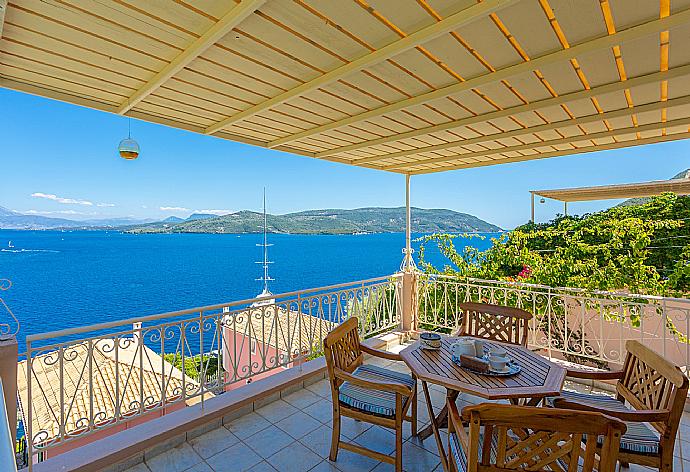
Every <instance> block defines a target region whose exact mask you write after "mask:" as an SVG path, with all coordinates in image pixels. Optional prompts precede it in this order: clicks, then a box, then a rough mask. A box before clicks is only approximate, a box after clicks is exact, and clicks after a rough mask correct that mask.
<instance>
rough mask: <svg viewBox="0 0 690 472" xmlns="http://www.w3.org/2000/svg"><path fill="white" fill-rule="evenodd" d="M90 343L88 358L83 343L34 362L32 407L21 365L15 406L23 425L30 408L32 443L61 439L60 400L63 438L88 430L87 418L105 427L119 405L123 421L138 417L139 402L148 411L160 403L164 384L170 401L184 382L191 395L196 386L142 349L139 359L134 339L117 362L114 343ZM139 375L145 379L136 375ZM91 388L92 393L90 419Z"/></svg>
mask: <svg viewBox="0 0 690 472" xmlns="http://www.w3.org/2000/svg"><path fill="white" fill-rule="evenodd" d="M91 342H92V343H93V356H89V354H88V353H89V341H85V342H82V343H78V344H72V345H70V346H69V347H66V348H65V349H64V350H63V351H62V356H60V355H59V351H50V352H46V353H44V354H40V355H38V356H36V357H34V358H33V360H32V364H31V367H32V371H33V373H34V375H33V376H32V382H31V397H32V398H31V402H29V401H28V382H27V380H28V379H27V361H26V360H23V361H21V362H19V365H18V372H17V390H18V392H19V401H20V404H21V411H22V416H23V419H24V421H25V422H27V421H28V411H25V409H26V405H29V404H30V405H31V406H32V425H33V431H34V442H36V443H38V442H50V441H51V440H53V439H56V438H59V437H60V422H61V412H60V404H61V399H62V398H64V404H65V410H64V415H65V422H64V423H65V433H67V434H68V433H71V432H77V431H82V430H83V429H84V428H85V427H88V425H89V421H90V419H91V418H93V422H94V423H95V424H104V423H106V422H108V421H109V420H111V419H112V418H114V417H115V414H116V409H117V406H116V405H119V414H120V415H122V416H123V417H124V416H127V415H128V414H129V415H132V414H136V413H137V412H139V411H140V410H139V408H140V405H141V400H142V399H143V402H144V405H145V408H146V409H149V408H151V407H154V406H156V405H157V404H160V401H161V396H162V395H161V390H162V389H161V385H162V383H163V379H165V384H166V387H165V397H166V399H168V400H172V399H175V398H179V397H180V394H181V392H182V384H183V377H184V383H185V388H187V390H188V391H190V390H191V391H193V390H195V389H196V388H197V387H198V385H199V384H198V382H196V381H194V380H193V379H191V378H190V377H188V376H186V375H183V374H182V372H180V370H178V369H177V368H175V367H174V366H173V365H172V364H170V363H168V362H165V361H163V359H162V358H161V357H160V356H159V355H158V354H156V353H155V352H153V351H152V350H151V349H149V348H148V347H146V346H143V353H144V355H143V356H142V357H143V359H141V357H140V356H139V349H138V343H137V342H136V340H135V339H134V338H126V337H123V338H120V339H119V346H118V349H117V360H116V359H115V356H116V354H115V349H113V347H114V341H113V340H112V339H97V340H95V341H91ZM89 362H91V366H92V368H91V369H89ZM61 364H62V366H63V368H62V372H64V375H62V376H61V375H60V372H61V369H60V365H61ZM142 366H143V369H142ZM142 372H143V375H140V373H142ZM140 379H141V383H140ZM90 388H92V389H93V392H94V395H93V396H92V397H93V401H94V404H93V415H92V414H91V411H92V410H91V406H90V398H91V396H90V395H89V389H90ZM61 389H62V397H61ZM117 395H119V398H120V401H119V402H118V401H117V398H118V396H117ZM189 403H194V401H190V402H189Z"/></svg>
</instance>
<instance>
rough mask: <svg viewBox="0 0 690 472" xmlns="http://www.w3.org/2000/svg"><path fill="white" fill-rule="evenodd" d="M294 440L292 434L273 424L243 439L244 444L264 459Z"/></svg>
mask: <svg viewBox="0 0 690 472" xmlns="http://www.w3.org/2000/svg"><path fill="white" fill-rule="evenodd" d="M294 442H295V439H294V438H293V437H292V436H290V435H289V434H287V433H286V432H285V431H283V430H282V429H280V428H278V427H277V426H275V425H273V426H269V427H268V428H266V429H264V430H261V431H259V432H258V433H256V434H255V435H253V436H250V437H248V438H247V439H245V440H244V443H245V444H247V445H248V446H249V447H250V448H252V449H253V450H254V452H256V453H257V454H259V455H260V456H261V457H263V458H264V459H266V458H268V457H270V456H272V455H273V454H275V453H276V452H278V451H280V450H281V449H283V448H284V447H287V446H288V445H290V444H292V443H294Z"/></svg>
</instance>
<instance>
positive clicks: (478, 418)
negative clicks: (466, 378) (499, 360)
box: [462, 403, 626, 472]
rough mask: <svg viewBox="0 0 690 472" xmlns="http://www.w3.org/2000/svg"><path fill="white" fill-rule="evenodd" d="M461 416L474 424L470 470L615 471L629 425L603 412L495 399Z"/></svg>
mask: <svg viewBox="0 0 690 472" xmlns="http://www.w3.org/2000/svg"><path fill="white" fill-rule="evenodd" d="M462 418H463V420H465V421H468V422H469V424H470V431H469V450H468V451H467V450H466V451H465V454H466V456H467V464H468V467H467V470H468V471H469V472H480V471H489V470H491V471H496V470H529V471H557V472H560V471H568V470H570V471H578V467H579V470H580V471H582V472H591V471H594V470H597V471H600V472H614V470H615V467H616V461H617V460H618V449H619V447H620V438H621V436H622V435H623V433H625V430H626V426H625V423H623V422H622V421H620V420H617V419H614V418H611V417H608V416H605V415H603V414H601V413H592V412H582V411H573V410H562V409H556V408H539V407H526V406H513V405H503V404H492V403H483V404H480V405H474V406H468V407H466V408H464V409H463V410H462ZM482 427H483V430H482ZM599 436H602V437H603V445H602V448H601V452H600V453H599V454H597V437H599ZM583 441H584V442H583ZM480 452H481V453H480Z"/></svg>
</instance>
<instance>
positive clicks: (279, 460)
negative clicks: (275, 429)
mask: <svg viewBox="0 0 690 472" xmlns="http://www.w3.org/2000/svg"><path fill="white" fill-rule="evenodd" d="M322 460H323V459H322V458H321V457H319V456H318V455H316V454H315V453H314V452H313V451H311V450H309V449H308V448H307V447H306V446H304V445H303V444H301V443H294V444H291V445H290V447H289V448H284V449H282V450H280V451H278V452H277V453H276V454H274V455H272V456H271V457H269V458H268V459H267V462H268V463H269V464H271V466H272V467H273V468H274V469H276V470H278V471H279V472H307V471H308V470H310V469H312V468H313V467H316V465H317V464H319V462H321V461H322Z"/></svg>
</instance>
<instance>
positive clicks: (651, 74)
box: [0, 0, 690, 174]
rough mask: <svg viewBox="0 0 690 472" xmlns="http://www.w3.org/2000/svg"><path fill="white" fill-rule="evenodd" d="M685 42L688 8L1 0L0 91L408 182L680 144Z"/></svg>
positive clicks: (393, 0)
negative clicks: (396, 175)
mask: <svg viewBox="0 0 690 472" xmlns="http://www.w3.org/2000/svg"><path fill="white" fill-rule="evenodd" d="M3 20H4V21H3ZM688 44H690V0H673V2H670V0H484V1H482V2H480V3H478V2H476V1H475V0H321V1H315V0H292V1H288V0H241V1H240V0H235V2H227V1H220V0H216V1H211V0H174V1H173V0H170V1H168V2H157V1H150V0H148V1H135V0H113V1H109V2H102V1H97V0H50V1H39V0H9V2H8V0H0V86H3V87H7V88H10V89H15V90H20V91H24V92H28V93H32V94H37V95H42V96H45V97H50V98H54V99H58V100H64V101H67V102H70V103H75V104H78V105H83V106H87V107H92V108H96V109H99V110H104V111H108V112H113V113H119V114H123V115H128V116H132V117H135V118H139V119H144V120H148V121H151V122H156V123H162V124H165V125H169V126H174V127H178V128H182V129H186V130H191V131H194V132H198V133H204V134H209V135H214V136H217V137H220V138H225V139H230V140H234V141H241V142H245V143H250V144H254V145H257V146H264V147H269V148H274V149H279V150H282V151H287V152H291V153H296V154H302V155H305V156H310V157H314V158H318V159H325V160H330V161H336V162H342V163H347V164H352V165H357V166H364V167H369V168H373V169H381V170H387V171H392V172H400V173H406V174H420V173H428V172H438V171H445V170H451V169H461V168H468V167H477V166H485V165H492V164H500V163H506V162H515V161H524V160H529V159H539V158H546V157H552V156H559V155H565V154H576V153H585V152H591V151H597V150H603V149H615V148H623V147H627V146H633V145H641V144H649V143H657V142H663V141H671V140H676V139H683V138H687V137H690V48H689V47H688Z"/></svg>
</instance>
